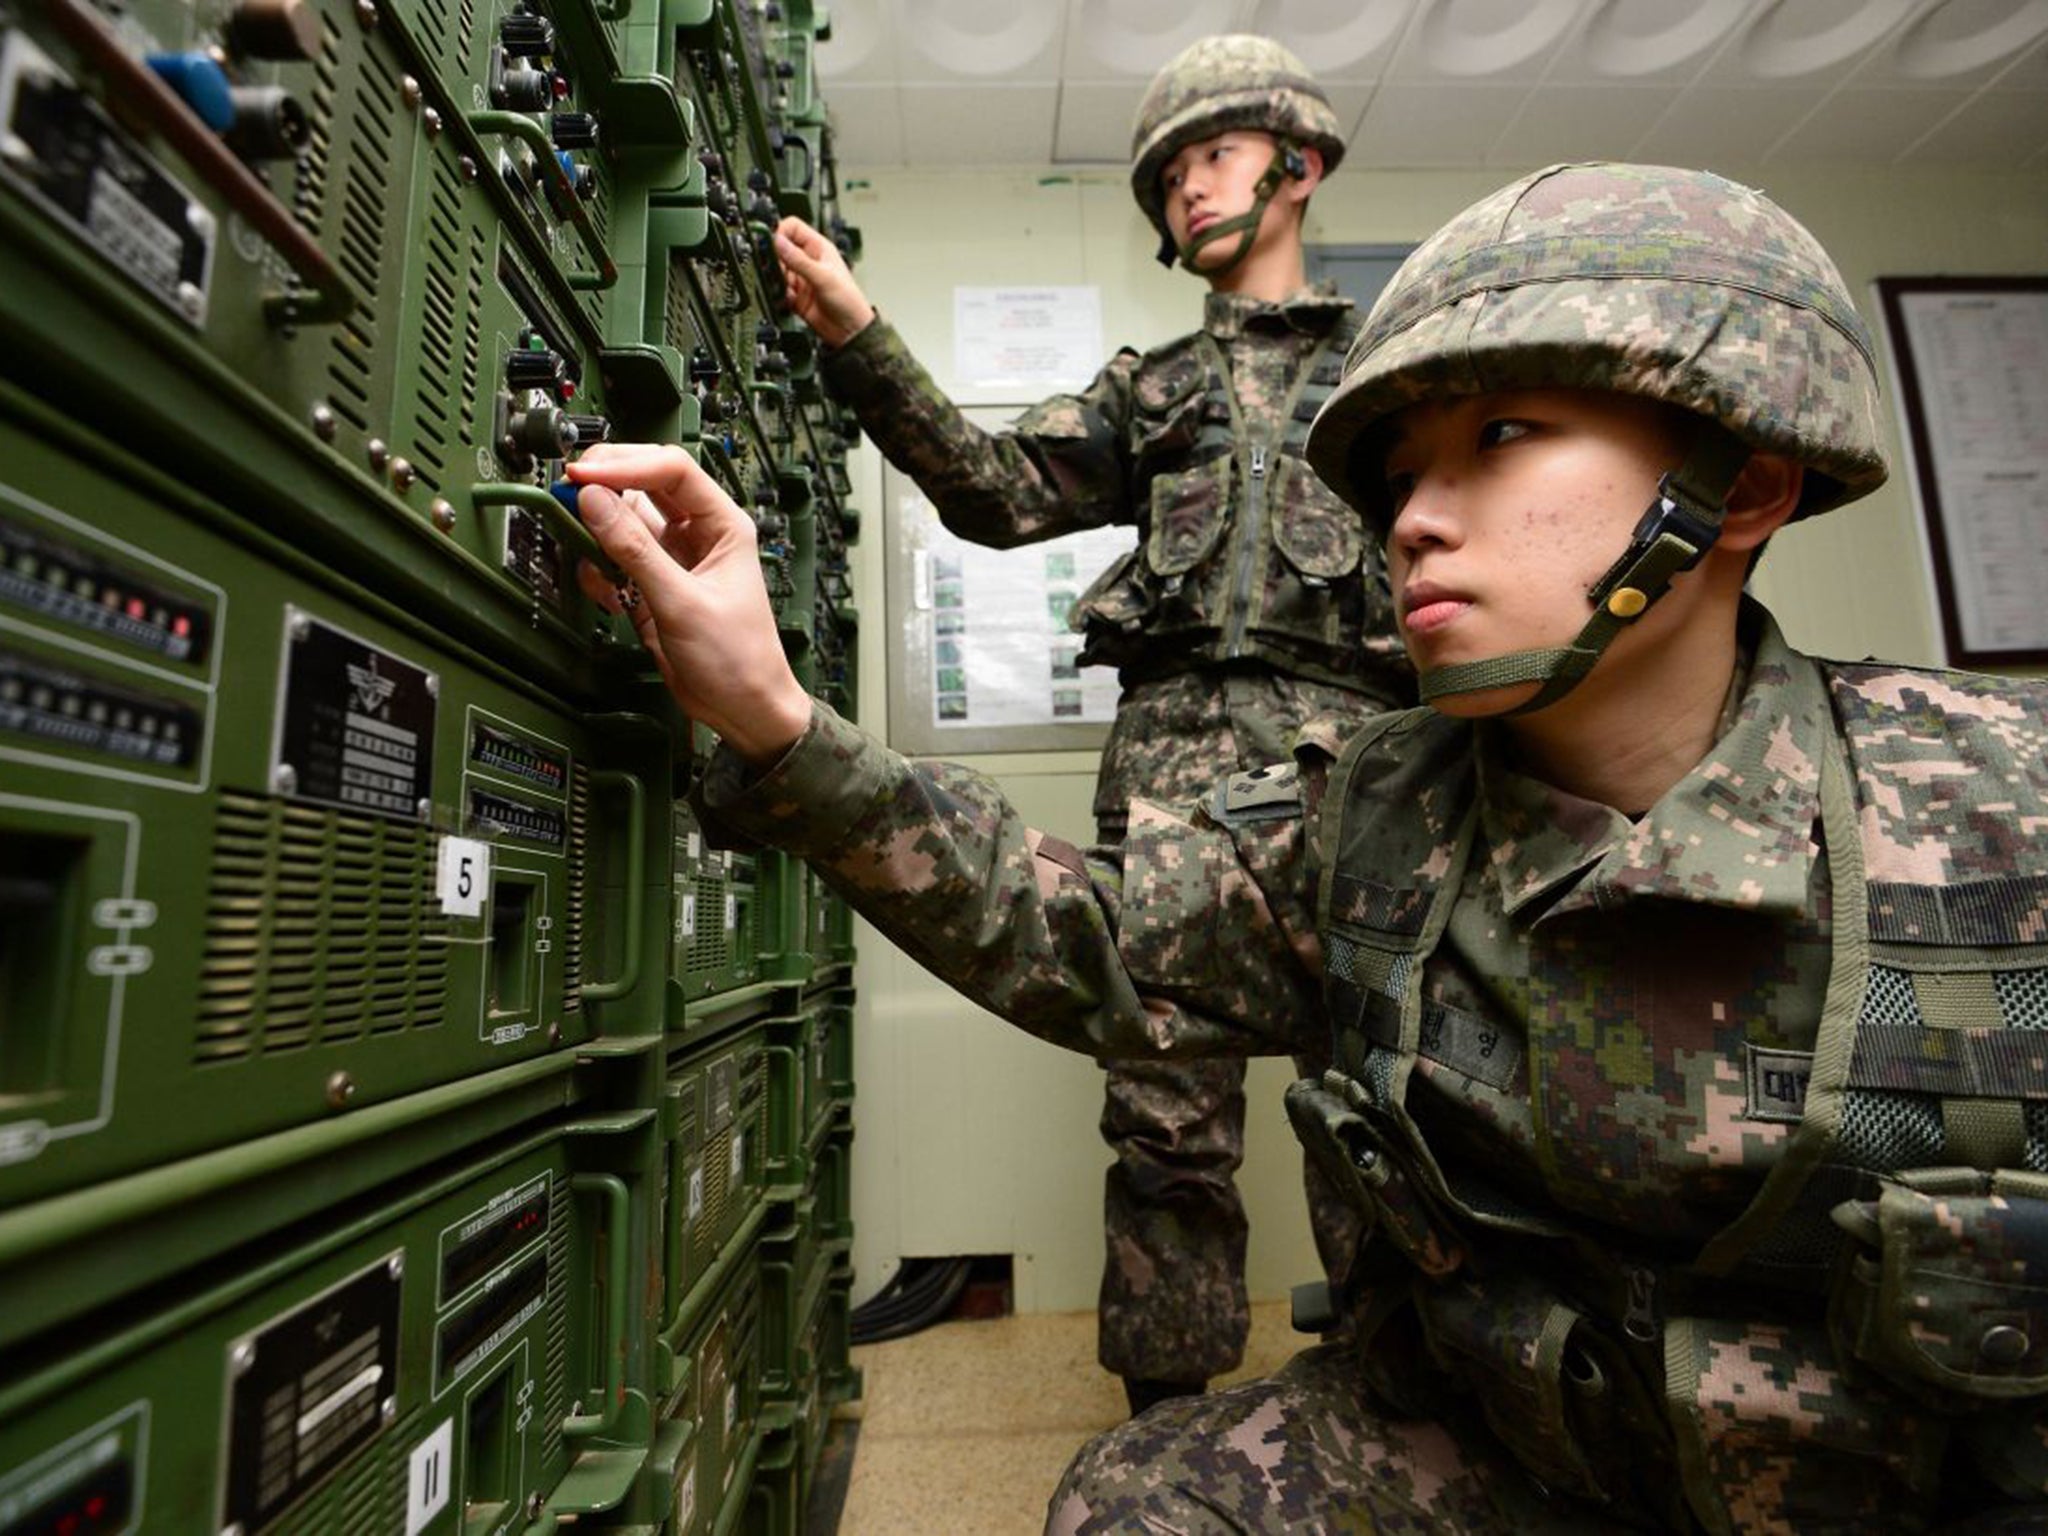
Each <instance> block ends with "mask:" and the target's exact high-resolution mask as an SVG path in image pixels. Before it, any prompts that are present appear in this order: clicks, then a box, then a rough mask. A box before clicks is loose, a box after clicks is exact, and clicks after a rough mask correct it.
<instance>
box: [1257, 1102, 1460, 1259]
mask: <svg viewBox="0 0 2048 1536" xmlns="http://www.w3.org/2000/svg"><path fill="white" fill-rule="evenodd" d="M1330 1077H1331V1078H1333V1079H1334V1078H1336V1077H1337V1074H1335V1073H1332V1074H1330ZM1286 1102H1287V1119H1288V1121H1289V1123H1290V1124H1291V1125H1293V1127H1294V1134H1295V1137H1296V1138H1297V1139H1298V1140H1299V1141H1300V1142H1301V1146H1302V1150H1303V1151H1304V1152H1305V1153H1307V1154H1308V1156H1309V1157H1310V1158H1312V1159H1313V1160H1314V1161H1315V1164H1316V1167H1317V1168H1319V1169H1320V1170H1321V1171H1322V1173H1323V1175H1324V1177H1326V1178H1327V1179H1329V1180H1330V1182H1331V1183H1332V1184H1334V1185H1336V1186H1337V1188H1338V1190H1339V1191H1340V1192H1341V1193H1342V1195H1343V1197H1344V1201H1345V1203H1346V1204H1347V1205H1349V1206H1350V1207H1351V1208H1352V1209H1353V1210H1355V1211H1357V1212H1358V1214H1359V1217H1360V1219H1361V1220H1363V1221H1364V1222H1365V1223H1366V1226H1367V1229H1368V1231H1370V1232H1373V1233H1375V1234H1377V1235H1380V1236H1384V1237H1385V1238H1386V1239H1387V1240H1388V1241H1389V1242H1391V1243H1392V1244H1393V1245H1394V1246H1395V1247H1396V1248H1398V1249H1400V1250H1401V1253H1402V1255H1403V1257H1405V1258H1406V1259H1407V1260H1408V1262H1409V1263H1410V1264H1413V1265H1414V1266H1415V1268H1416V1269H1418V1270H1420V1271H1421V1272H1422V1273H1423V1274H1424V1275H1426V1276H1429V1277H1431V1278H1436V1277H1439V1276H1443V1275H1448V1274H1450V1273H1451V1272H1452V1271H1454V1270H1456V1269H1457V1268H1458V1267H1459V1265H1461V1264H1463V1263H1464V1262H1465V1248H1464V1244H1463V1243H1461V1242H1460V1241H1459V1240H1458V1238H1457V1236H1456V1234H1455V1231H1454V1230H1453V1229H1452V1228H1451V1226H1450V1225H1449V1224H1448V1223H1447V1222H1446V1221H1445V1220H1444V1218H1443V1217H1442V1215H1441V1214H1439V1213H1438V1212H1437V1211H1436V1209H1435V1208H1434V1206H1433V1205H1432V1204H1430V1203H1429V1202H1428V1201H1427V1200H1426V1199H1425V1197H1424V1195H1423V1191H1422V1189H1421V1187H1420V1185H1419V1184H1418V1183H1417V1181H1416V1180H1415V1179H1413V1178H1412V1177H1410V1176H1409V1174H1408V1172H1407V1169H1406V1167H1405V1166H1404V1165H1403V1164H1402V1163H1401V1162H1400V1160H1399V1159H1398V1158H1397V1157H1395V1156H1392V1155H1390V1154H1389V1153H1388V1152H1387V1150H1386V1148H1387V1143H1386V1139H1385V1138H1383V1137H1382V1136H1380V1135H1379V1134H1378V1133H1377V1132H1376V1131H1375V1130H1374V1129H1373V1128H1372V1126H1371V1125H1370V1124H1368V1123H1367V1121H1366V1118H1365V1117H1364V1116H1363V1115H1361V1114H1360V1113H1359V1112H1358V1111H1357V1110H1356V1109H1354V1108H1352V1106H1351V1105H1350V1104H1349V1103H1348V1102H1347V1101H1346V1100H1345V1099H1344V1098H1343V1097H1342V1096H1340V1095H1339V1094H1336V1093H1333V1092H1331V1091H1330V1089H1329V1088H1327V1087H1325V1086H1324V1085H1323V1084H1321V1083H1318V1082H1316V1081H1315V1080H1314V1079H1313V1078H1303V1079H1302V1080H1301V1081H1299V1082H1296V1083H1294V1084H1292V1085H1290V1086H1289V1088H1288V1090H1287V1101H1286Z"/></svg>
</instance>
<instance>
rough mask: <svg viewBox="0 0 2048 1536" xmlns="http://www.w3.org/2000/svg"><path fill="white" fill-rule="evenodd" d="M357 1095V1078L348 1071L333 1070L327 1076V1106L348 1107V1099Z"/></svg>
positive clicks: (333, 1107) (332, 1107) (330, 1107)
mask: <svg viewBox="0 0 2048 1536" xmlns="http://www.w3.org/2000/svg"><path fill="white" fill-rule="evenodd" d="M355 1096H356V1080H355V1079H354V1078H353V1077H351V1076H350V1075H349V1074H348V1073H346V1072H333V1073H330V1074H328V1078H327V1107H328V1108H329V1109H346V1108H348V1101H349V1100H350V1099H352V1098H354V1097H355Z"/></svg>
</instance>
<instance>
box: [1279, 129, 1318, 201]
mask: <svg viewBox="0 0 2048 1536" xmlns="http://www.w3.org/2000/svg"><path fill="white" fill-rule="evenodd" d="M1295 153H1296V154H1297V155H1299V156H1300V157H1301V165H1302V173H1301V174H1300V175H1299V176H1289V177H1288V178H1287V179H1286V180H1284V181H1282V182H1281V183H1280V195H1281V196H1283V197H1285V198H1286V199H1287V201H1288V202H1290V203H1305V202H1307V201H1308V199H1309V194H1310V193H1312V192H1314V191H1315V189H1316V188H1317V187H1319V186H1321V185H1322V182H1323V152H1322V151H1321V150H1320V149H1317V148H1316V147H1315V146H1314V145H1313V144H1304V145H1302V146H1301V147H1300V148H1299V149H1297V150H1295Z"/></svg>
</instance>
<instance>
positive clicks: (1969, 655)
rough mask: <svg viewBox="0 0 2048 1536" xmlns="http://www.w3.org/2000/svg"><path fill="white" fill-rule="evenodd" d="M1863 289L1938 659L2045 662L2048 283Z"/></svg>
mask: <svg viewBox="0 0 2048 1536" xmlns="http://www.w3.org/2000/svg"><path fill="white" fill-rule="evenodd" d="M1877 288H1878V295H1879V299H1880V302H1881V303H1882V305H1883V309H1884V318H1885V328H1886V332H1887V334H1888V336H1889V338H1890V342H1891V355H1892V359H1893V363H1894V368H1895V372H1896V374H1897V380H1898V400H1899V406H1900V409H1901V411H1902V413H1903V415H1904V418H1905V427H1906V436H1907V440H1908V442H1909V443H1910V445H1911V447H1912V456H1913V466H1912V467H1913V493H1914V497H1915V499H1916V501H1917V502H1918V504H1919V508H1920V516H1921V520H1922V524H1923V526H1924V527H1925V529H1926V534H1927V546H1928V551H1929V554H1930V555H1931V557H1932V559H1933V564H1934V585H1935V593H1936V598H1937V601H1938V603H1939V606H1940V608H1941V627H1942V639H1943V641H1944V643H1945V645H1946V647H1947V652H1948V659H1949V662H1950V664H1951V665H1954V666H1959V667H1998V666H2011V665H2027V664H2037V663H2042V662H2048V277H1953V278H1952V277H1884V278H1879V279H1878V282H1877Z"/></svg>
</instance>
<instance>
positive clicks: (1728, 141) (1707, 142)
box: [1632, 85, 1814, 166]
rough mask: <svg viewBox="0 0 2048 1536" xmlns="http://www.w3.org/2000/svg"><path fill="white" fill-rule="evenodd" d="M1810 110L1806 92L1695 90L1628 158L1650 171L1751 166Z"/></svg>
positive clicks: (1678, 102)
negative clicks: (1648, 166)
mask: <svg viewBox="0 0 2048 1536" xmlns="http://www.w3.org/2000/svg"><path fill="white" fill-rule="evenodd" d="M1813 106H1814V103H1813V100H1812V98H1811V97H1809V96H1807V95H1806V94H1805V93H1804V92H1795V91H1787V90H1784V89H1783V88H1774V89H1769V90H1765V89H1760V88H1757V87H1753V86H1752V87H1747V88H1742V89H1726V88H1722V87H1719V86H1706V85H1696V86H1694V87H1693V88H1692V89H1691V90H1689V91H1687V92H1686V93H1685V94H1684V95H1683V96H1681V97H1679V98H1678V99H1677V100H1676V101H1674V102H1673V103H1672V104H1671V107H1670V109H1669V110H1668V111H1666V112H1665V114H1664V116H1663V117H1661V118H1659V119H1658V120H1657V122H1656V123H1655V124H1654V125H1653V126H1652V127H1651V128H1650V129H1649V131H1648V132H1646V133H1645V134H1644V135H1643V137H1642V138H1641V139H1640V140H1639V141H1638V142H1637V144H1636V147H1635V149H1634V151H1633V152H1632V153H1633V154H1634V156H1635V158H1636V159H1638V160H1642V161H1645V162H1647V163H1649V164H1651V165H1704V166H1716V165H1744V164H1754V163H1755V162H1757V161H1759V160H1761V159H1763V158H1764V154H1765V152H1766V151H1767V150H1769V149H1770V147H1771V146H1772V145H1773V144H1776V143H1777V142H1778V141H1779V140H1780V139H1782V138H1783V137H1784V136H1785V134H1786V133H1787V132H1789V131H1790V130H1791V128H1792V126H1793V125H1794V124H1795V123H1797V122H1798V121H1799V120H1800V119H1801V118H1802V117H1804V116H1806V114H1807V113H1809V112H1811V111H1812V110H1813Z"/></svg>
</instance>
